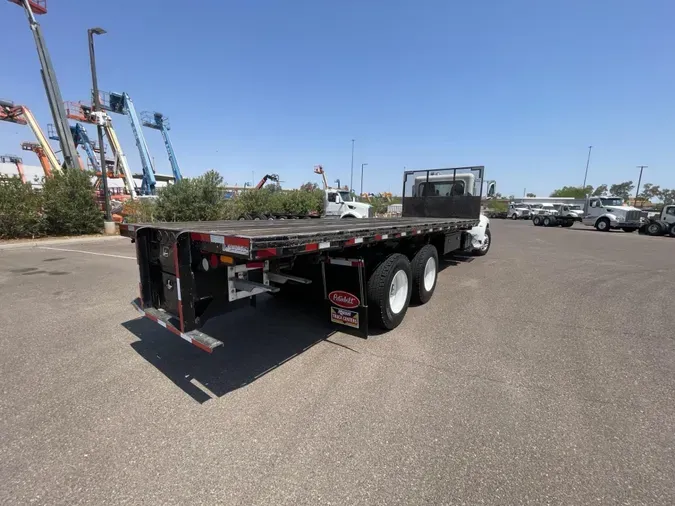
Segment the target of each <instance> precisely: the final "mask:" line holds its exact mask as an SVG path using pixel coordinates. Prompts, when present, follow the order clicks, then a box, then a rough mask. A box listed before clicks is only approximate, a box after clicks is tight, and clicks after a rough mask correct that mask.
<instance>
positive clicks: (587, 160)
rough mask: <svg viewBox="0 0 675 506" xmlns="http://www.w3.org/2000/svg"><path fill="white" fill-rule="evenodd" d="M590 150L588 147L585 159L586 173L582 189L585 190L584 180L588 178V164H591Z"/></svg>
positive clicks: (591, 147) (590, 147)
mask: <svg viewBox="0 0 675 506" xmlns="http://www.w3.org/2000/svg"><path fill="white" fill-rule="evenodd" d="M591 149H593V146H588V158H587V159H586V173H585V174H584V184H583V186H582V188H584V189H585V188H586V178H587V177H588V164H589V163H591Z"/></svg>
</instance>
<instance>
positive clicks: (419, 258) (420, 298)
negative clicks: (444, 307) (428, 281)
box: [410, 244, 439, 304]
mask: <svg viewBox="0 0 675 506" xmlns="http://www.w3.org/2000/svg"><path fill="white" fill-rule="evenodd" d="M432 260H433V262H434V270H435V273H434V282H433V284H432V285H431V287H430V288H429V289H427V287H426V286H425V276H424V273H425V271H426V268H427V263H428V262H430V261H432ZM438 265H439V264H438V251H437V250H436V247H435V246H432V245H431V244H427V245H426V246H423V247H422V249H420V250H419V251H418V252H417V253H416V254H415V256H414V257H413V259H412V260H411V262H410V270H411V271H412V301H413V302H415V303H417V304H426V303H427V302H429V300H430V299H431V296H432V295H433V294H434V290H435V289H436V281H437V280H438Z"/></svg>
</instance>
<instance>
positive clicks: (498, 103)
mask: <svg viewBox="0 0 675 506" xmlns="http://www.w3.org/2000/svg"><path fill="white" fill-rule="evenodd" d="M191 5H198V6H203V7H204V8H205V11H204V12H201V11H200V10H198V9H197V8H194V7H191ZM49 8H50V11H49V13H48V14H47V15H45V16H41V17H40V18H39V21H40V22H41V24H42V27H43V30H44V33H45V36H46V39H47V44H48V47H49V50H50V52H51V56H52V60H53V62H54V65H55V68H56V73H57V76H58V79H59V82H60V86H61V92H62V95H63V98H64V100H86V99H87V98H88V97H89V89H90V75H89V69H88V53H87V44H86V40H87V37H86V30H87V28H89V27H93V26H102V27H104V28H105V29H107V30H108V32H109V33H108V34H106V35H103V36H101V37H99V38H97V45H96V48H97V61H98V65H99V83H100V87H101V89H103V90H105V89H110V90H115V91H126V92H128V93H129V94H130V95H131V97H132V99H133V100H134V103H135V104H136V107H137V108H138V110H139V111H141V110H146V109H147V110H159V111H161V112H163V113H164V114H166V115H168V116H169V117H170V119H171V125H172V131H171V134H172V140H173V142H174V146H175V149H176V152H177V155H178V158H179V161H180V163H181V167H182V169H183V173H184V174H186V175H198V174H200V173H202V172H204V171H205V170H206V169H209V168H214V169H216V170H218V171H219V172H220V173H221V174H222V175H223V177H224V178H225V180H226V181H227V182H229V183H230V184H234V183H239V184H242V183H243V182H244V181H250V180H251V179H252V177H253V173H255V178H256V179H258V178H260V177H261V176H262V175H263V174H265V173H279V174H280V175H281V177H282V180H283V181H285V186H288V187H290V186H295V185H299V184H300V183H302V182H304V181H307V180H312V181H316V182H319V180H318V177H317V176H315V175H314V174H313V172H312V168H313V166H314V165H315V164H319V163H320V164H322V165H323V166H324V168H325V170H326V173H327V175H328V177H329V179H331V180H333V179H336V178H340V179H341V181H342V182H343V184H344V183H345V182H347V183H348V181H349V172H350V161H351V139H356V144H355V147H356V149H355V160H354V166H355V177H354V182H355V186H356V187H357V190H358V186H357V185H356V183H357V181H358V177H357V175H356V174H358V172H359V171H360V167H361V163H368V166H367V167H366V174H365V188H364V190H366V191H374V192H377V191H384V190H389V191H394V192H400V185H401V172H402V170H403V167H404V166H405V167H408V168H430V167H448V166H462V165H485V166H486V176H487V177H488V178H490V179H496V180H497V181H498V186H499V191H501V192H502V193H504V194H515V195H520V194H522V192H523V188H527V190H528V192H529V191H533V192H535V193H537V194H538V195H544V194H548V193H549V192H550V191H551V190H553V189H554V188H556V187H560V186H562V185H580V184H581V183H582V181H583V175H584V174H583V172H584V167H585V163H586V155H587V151H588V149H587V147H588V145H589V144H592V145H593V146H594V148H593V156H592V159H591V167H590V172H589V178H588V181H589V183H590V184H593V185H597V184H601V183H612V182H620V181H624V180H626V179H633V180H634V181H636V180H637V175H638V170H637V169H636V168H635V166H636V165H639V164H645V165H649V168H648V169H646V170H645V176H644V179H643V182H644V181H649V182H652V183H655V184H661V185H662V186H665V187H670V188H673V187H675V171H674V170H673V169H674V168H675V163H674V162H675V100H674V98H675V97H674V94H675V87H674V86H673V84H674V81H675V79H674V78H675V67H674V66H673V64H672V59H673V54H674V53H675V31H674V30H673V29H672V20H673V19H675V2H672V0H643V1H641V2H638V1H637V0H635V1H627V0H594V1H592V2H589V1H581V0H567V1H565V2H546V1H540V0H530V1H525V0H509V1H497V0H492V1H488V0H485V1H474V2H466V1H464V2H456V1H449V0H447V1H437V0H418V1H412V0H410V1H393V0H388V1H387V0H342V1H340V2H328V1H308V0H307V1H294V0H248V1H243V0H240V1H228V0H222V1H221V0H203V1H202V2H187V1H185V0H182V1H178V0H143V1H139V0H135V1H130V0H117V1H115V2H87V8H86V9H83V8H82V6H81V2H80V1H76V0H51V1H50V2H49ZM0 19H1V20H3V30H2V31H1V32H0V47H3V48H11V49H10V51H6V50H5V51H3V53H4V55H3V56H4V58H3V71H2V73H0V97H2V98H5V99H11V100H14V101H15V102H16V103H22V104H25V105H27V106H28V107H30V108H31V109H32V110H33V112H34V113H35V115H36V116H37V118H38V121H39V122H40V123H41V125H42V126H43V128H45V129H46V125H47V123H51V122H52V120H51V117H50V113H49V108H48V105H47V100H46V97H45V93H44V89H43V85H42V82H41V79H40V74H39V64H38V59H37V54H36V51H35V46H34V44H33V39H32V35H31V33H30V30H29V28H28V24H27V22H26V19H25V16H24V15H23V13H22V12H21V9H20V8H19V7H18V6H16V5H13V4H11V3H9V2H6V1H5V2H2V3H0ZM114 121H115V125H116V127H117V130H118V133H119V135H120V138H121V141H122V144H123V146H124V149H125V151H126V153H127V155H128V156H129V160H130V162H131V164H132V166H133V167H132V168H134V169H138V168H139V167H140V165H139V163H140V162H139V157H138V155H137V152H136V147H135V143H134V141H133V138H132V136H131V129H130V127H129V124H128V120H127V119H126V118H125V117H123V116H118V117H115V118H114ZM90 132H91V134H93V133H94V130H93V129H91V130H90ZM145 134H146V138H147V140H148V143H149V145H150V150H151V153H152V155H153V156H154V158H155V160H156V166H157V168H158V171H159V172H162V173H169V172H170V168H169V163H168V158H167V156H166V152H165V151H164V147H163V144H162V140H161V135H160V133H159V132H157V131H154V130H146V131H145ZM30 139H31V133H30V131H29V130H28V129H27V128H26V127H19V126H16V125H11V124H7V123H0V153H20V151H21V150H20V142H21V141H23V140H30ZM24 158H25V160H26V162H27V163H28V162H32V163H37V160H36V159H34V157H33V155H32V154H30V153H25V154H24Z"/></svg>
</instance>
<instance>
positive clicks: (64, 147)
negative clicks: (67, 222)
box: [9, 0, 77, 169]
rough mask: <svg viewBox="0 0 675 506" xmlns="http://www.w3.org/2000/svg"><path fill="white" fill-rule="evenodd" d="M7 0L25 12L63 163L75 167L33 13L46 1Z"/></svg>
mask: <svg viewBox="0 0 675 506" xmlns="http://www.w3.org/2000/svg"><path fill="white" fill-rule="evenodd" d="M9 1H10V2H12V3H15V4H17V5H21V6H22V7H23V9H24V11H25V12H26V16H27V18H28V24H29V26H30V29H31V31H32V32H33V38H34V39H35V46H36V48H37V53H38V58H39V59H40V66H41V67H42V81H43V83H44V85H45V91H46V92H47V101H48V102H49V108H50V109H51V111H52V117H53V118H54V124H55V125H56V131H57V132H58V135H59V138H60V139H61V152H62V153H63V165H64V166H65V167H66V168H68V169H74V168H76V167H77V149H76V148H75V142H74V141H73V138H72V135H71V134H70V129H69V128H68V120H67V118H66V111H65V109H64V107H63V99H62V98H61V90H60V89H59V83H58V81H57V80H56V72H55V71H54V67H53V65H52V60H51V58H50V57H49V52H48V51H47V44H46V43H45V40H44V37H43V35H42V28H41V27H40V24H39V23H38V22H37V21H36V19H35V14H45V13H46V12H47V2H46V0H9ZM38 140H40V139H38ZM40 142H42V141H40Z"/></svg>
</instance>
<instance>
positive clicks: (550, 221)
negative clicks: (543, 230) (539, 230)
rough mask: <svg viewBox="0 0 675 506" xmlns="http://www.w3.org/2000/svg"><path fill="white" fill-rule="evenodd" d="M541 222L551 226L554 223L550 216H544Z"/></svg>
mask: <svg viewBox="0 0 675 506" xmlns="http://www.w3.org/2000/svg"><path fill="white" fill-rule="evenodd" d="M543 223H544V226H545V227H552V226H553V223H554V222H553V218H551V217H550V216H544V221H543Z"/></svg>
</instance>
